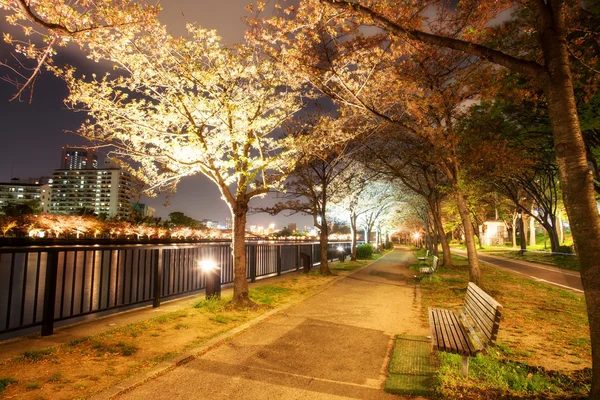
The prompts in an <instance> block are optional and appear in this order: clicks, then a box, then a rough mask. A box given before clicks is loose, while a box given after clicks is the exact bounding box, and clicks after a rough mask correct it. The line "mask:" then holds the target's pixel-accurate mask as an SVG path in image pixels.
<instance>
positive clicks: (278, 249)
mask: <svg viewBox="0 0 600 400" xmlns="http://www.w3.org/2000/svg"><path fill="white" fill-rule="evenodd" d="M277 275H278V276H279V275H281V246H277Z"/></svg>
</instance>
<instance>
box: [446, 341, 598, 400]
mask: <svg viewBox="0 0 600 400" xmlns="http://www.w3.org/2000/svg"><path fill="white" fill-rule="evenodd" d="M512 354H513V352H509V353H508V354H503V352H502V350H491V351H490V354H489V355H487V356H482V355H478V356H477V357H471V359H470V360H469V377H467V378H465V377H463V376H462V375H461V374H460V368H461V363H462V357H461V356H460V355H457V354H449V353H440V369H439V373H438V379H439V382H440V387H439V394H440V395H442V396H444V397H448V398H459V397H463V396H465V395H467V394H469V393H470V394H474V393H479V394H480V395H481V396H482V397H487V398H497V397H501V396H502V398H583V397H584V396H586V395H587V393H588V392H589V388H590V383H591V370H589V369H587V370H583V371H577V372H574V373H567V372H556V371H548V370H545V369H543V368H540V367H533V366H529V365H527V364H524V363H520V362H515V361H511V360H510V359H509V358H508V357H510V356H511V355H512ZM474 398H478V396H474Z"/></svg>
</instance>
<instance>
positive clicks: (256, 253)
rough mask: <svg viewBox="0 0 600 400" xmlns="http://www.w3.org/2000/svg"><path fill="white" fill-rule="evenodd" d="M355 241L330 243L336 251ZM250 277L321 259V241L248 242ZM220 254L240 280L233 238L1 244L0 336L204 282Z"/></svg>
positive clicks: (226, 269)
mask: <svg viewBox="0 0 600 400" xmlns="http://www.w3.org/2000/svg"><path fill="white" fill-rule="evenodd" d="M340 246H342V247H343V248H344V251H345V253H346V254H348V253H349V252H350V243H346V242H343V243H339V242H338V243H330V244H329V246H328V249H327V250H328V251H327V253H328V259H330V260H333V259H335V258H337V257H338V255H339V251H338V247H340ZM246 250H247V251H246V261H247V279H248V280H249V281H252V282H253V281H255V280H256V279H260V278H264V277H268V276H277V275H281V274H282V273H286V272H290V271H296V270H298V269H299V268H300V267H301V253H304V254H305V255H309V256H310V260H312V261H311V264H312V265H317V264H319V263H320V245H319V243H304V242H302V243H273V242H269V243H247V244H246ZM205 259H212V260H213V261H214V262H216V264H217V265H218V266H219V267H220V270H221V284H229V283H232V282H233V259H232V256H231V250H230V245H229V243H202V244H181V245H121V246H68V247H39V248H36V247H24V248H18V247H14V248H3V249H0V340H3V339H6V338H8V337H14V336H18V335H19V334H22V333H28V332H29V331H31V330H32V328H36V329H35V330H37V328H41V333H42V335H51V334H52V333H53V330H54V326H55V324H56V323H60V322H63V321H67V320H70V321H71V320H76V319H81V317H86V316H93V315H104V314H106V313H110V312H117V311H120V310H124V309H130V308H135V307H141V306H146V305H149V304H152V305H153V306H154V307H158V306H160V302H161V300H165V299H170V298H175V297H178V296H182V295H186V294H192V293H194V292H198V291H201V290H204V289H205V287H206V279H205V276H204V273H203V272H202V271H201V269H200V268H198V263H199V261H201V260H205Z"/></svg>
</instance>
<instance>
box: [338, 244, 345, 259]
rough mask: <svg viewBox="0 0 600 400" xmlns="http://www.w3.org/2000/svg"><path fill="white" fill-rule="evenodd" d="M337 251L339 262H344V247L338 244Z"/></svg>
mask: <svg viewBox="0 0 600 400" xmlns="http://www.w3.org/2000/svg"><path fill="white" fill-rule="evenodd" d="M337 251H338V259H339V260H340V262H344V260H345V259H346V252H345V251H344V248H343V247H342V246H338V247H337Z"/></svg>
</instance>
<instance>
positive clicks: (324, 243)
mask: <svg viewBox="0 0 600 400" xmlns="http://www.w3.org/2000/svg"><path fill="white" fill-rule="evenodd" d="M328 231H329V228H328V226H327V221H326V220H325V217H322V219H321V232H320V234H319V243H320V244H321V265H320V266H319V273H320V274H321V275H331V271H330V270H329V260H328V259H327V247H328V244H329V241H328V236H329V235H328Z"/></svg>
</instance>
